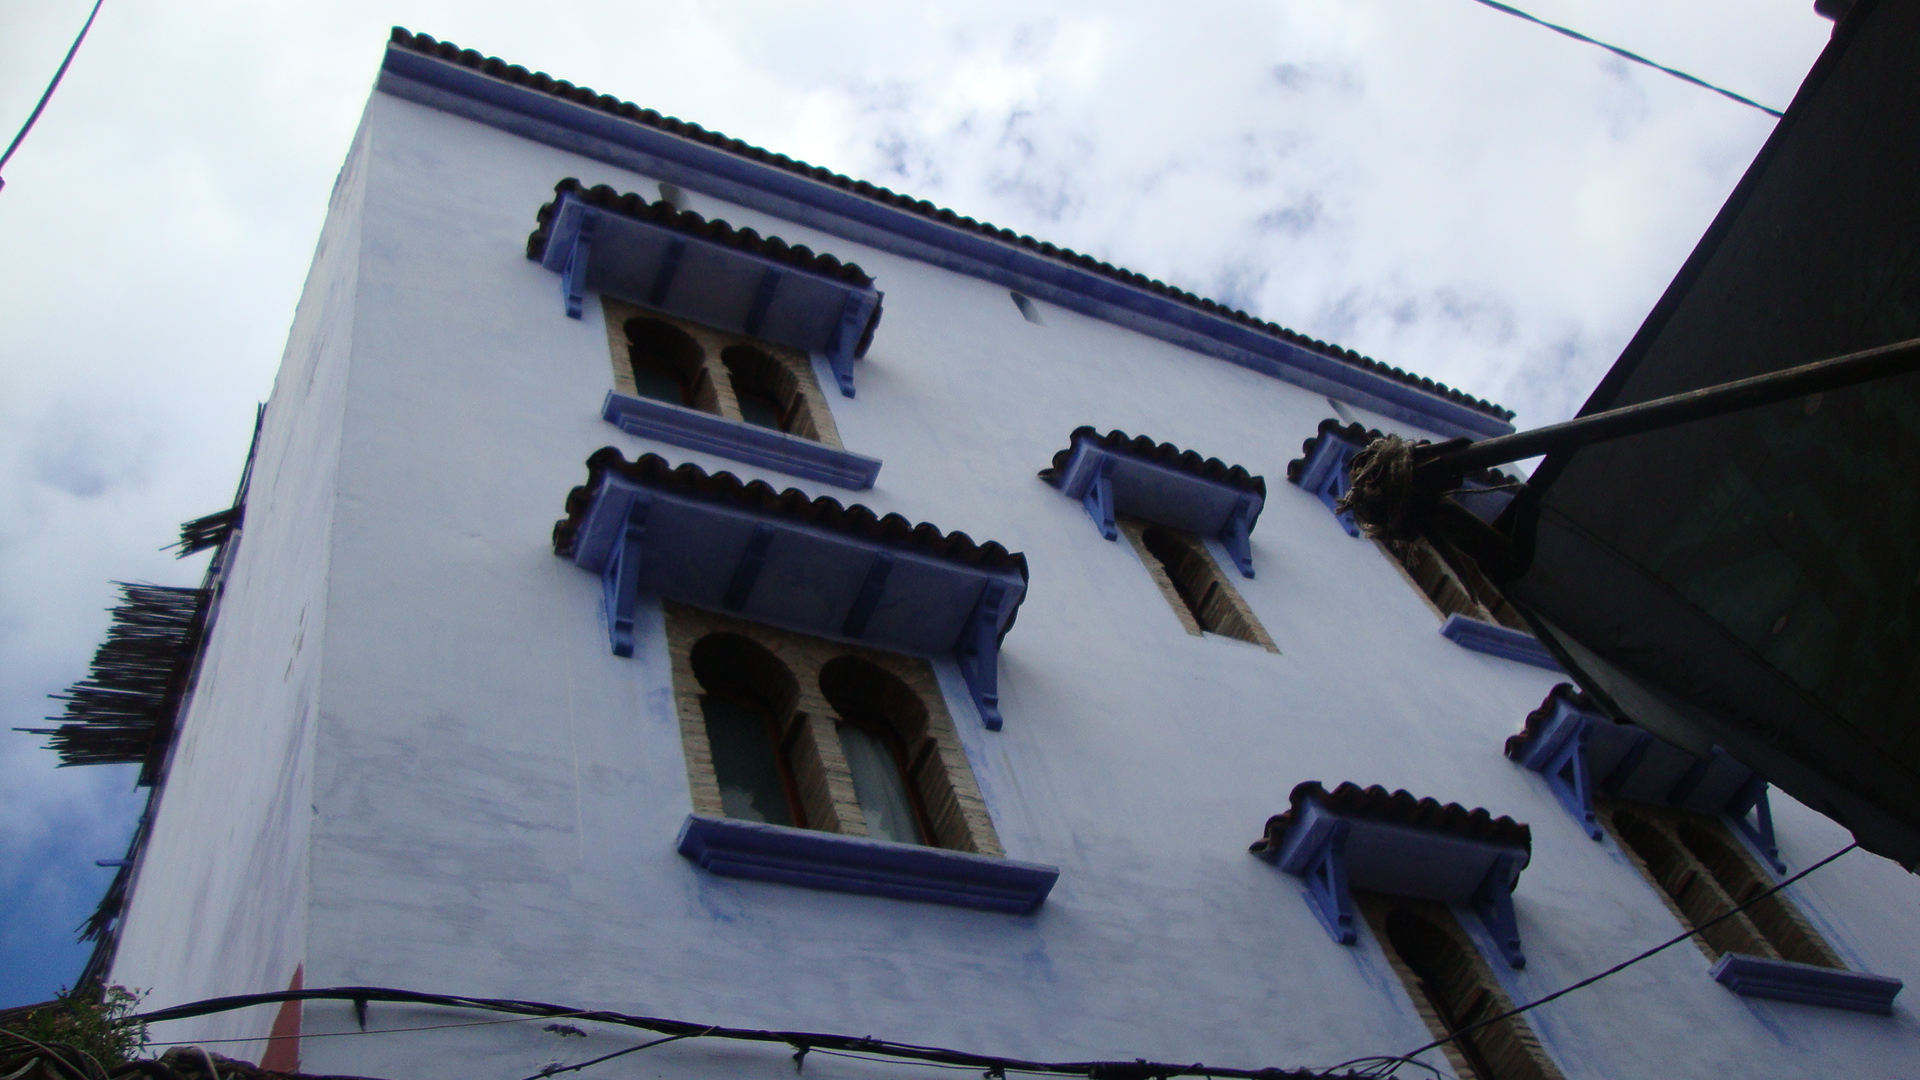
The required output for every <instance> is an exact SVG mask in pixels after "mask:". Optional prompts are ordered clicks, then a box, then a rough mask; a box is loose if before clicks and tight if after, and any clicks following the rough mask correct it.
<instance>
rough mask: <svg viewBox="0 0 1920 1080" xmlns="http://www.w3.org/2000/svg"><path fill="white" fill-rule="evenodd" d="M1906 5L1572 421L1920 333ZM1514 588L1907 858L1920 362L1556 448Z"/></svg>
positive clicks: (1918, 808) (1527, 529) (1619, 671)
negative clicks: (1829, 387) (1894, 373)
mask: <svg viewBox="0 0 1920 1080" xmlns="http://www.w3.org/2000/svg"><path fill="white" fill-rule="evenodd" d="M1915 57H1920V0H1861V2H1860V3H1859V4H1858V5H1857V6H1856V7H1855V8H1854V9H1853V11H1852V12H1851V14H1850V15H1849V16H1848V17H1847V18H1846V19H1845V21H1844V22H1843V23H1842V24H1841V25H1840V26H1839V27H1838V28H1837V30H1836V32H1835V35H1834V40H1833V42H1832V43H1831V44H1830V45H1829V47H1828V49H1827V51H1826V52H1825V53H1824V54H1823V55H1822V56H1821V58H1820V60H1819V62H1818V63H1816V64H1815V65H1814V68H1813V70H1812V72H1811V73H1810V74H1809V75H1808V78H1807V81H1806V83H1805V84H1804V85H1803V86H1802V88H1801V90H1800V93H1799V95H1798V96H1797V97H1796V98H1795V100H1794V103H1793V105H1792V107H1791V108H1789V109H1788V110H1787V113H1786V115H1785V117H1784V118H1783V119H1782V120H1781V121H1780V123H1779V126H1778V127H1777V128H1776V130H1775V132H1774V134H1773V136H1772V137H1771V138H1770V139H1769V141H1768V142H1767V145H1766V146H1765V148H1764V149H1763V150H1762V151H1761V153H1760V155H1759V156H1758V157H1757V158H1756V159H1755V160H1754V163H1753V165H1752V167H1751V168H1750V169H1749V170H1748V172H1747V175H1746V176H1745V178H1744V179H1742V180H1741V182H1740V184H1739V186H1738V187H1737V188H1736V189H1735V190H1734V193H1733V195H1732V196H1731V198H1729V200H1728V201H1727V204H1726V206H1725V207H1724V208H1723V209H1722V210H1721V212H1720V215H1719V216H1718V218H1716V219H1715V221H1714V222H1713V224H1712V226H1711V227H1710V228H1709V229H1708V230H1707V233H1706V235H1705V236H1704V237H1703V238H1702V240H1701V241H1700V244H1699V246H1698V247H1697V248H1696V249H1695V250H1694V252H1693V254H1692V256H1691V257H1690V258H1689V259H1688V260H1687V262H1686V264H1685V265H1684V266H1683V267H1682V268H1681V271H1680V273H1679V275H1678V277H1676V278H1675V280H1674V281H1673V283H1672V284H1671V285H1670V286H1669V287H1668V289H1667V292H1666V295H1664V296H1663V297H1662V298H1661V299H1660V302H1659V303H1658V304H1657V305H1656V306H1655V308H1654V309H1653V312H1652V314H1651V315H1649V317H1648V319H1647V321H1646V324H1645V325H1644V326H1642V327H1641V329H1640V331H1639V333H1638V334H1637V335H1636V336H1635V337H1634V339H1633V340H1632V342H1631V343H1629V345H1628V346H1627V348H1626V351H1625V352H1624V353H1623V354H1622V355H1621V357H1620V360H1619V362H1618V363H1616V364H1615V365H1614V368H1613V370H1612V371H1610V372H1609V373H1608V374H1607V376H1606V378H1605V379H1604V380H1603V381H1602V382H1601V383H1600V386H1599V387H1598V389H1596V390H1595V392H1594V394H1593V396H1592V398H1591V399H1590V400H1589V401H1588V402H1587V403H1586V406H1585V407H1584V408H1583V409H1582V415H1587V414H1591V413H1594V412H1599V411H1603V410H1607V409H1612V408H1617V407H1620V406H1624V405H1631V404H1634V403H1638V402H1643V401H1647V400H1650V399H1653V398H1658V397H1662V396H1665V395H1669V394H1675V393H1680V392H1684V391H1689V390H1694V389H1699V388H1702V387H1707V386H1712V385H1715V384H1719V383H1724V382H1727V381H1730V380H1733V379H1739V378H1745V377H1749V376H1753V375H1758V374H1763V373H1767V372H1773V371H1778V370H1781V369H1784V368H1787V367H1791V366H1794V365H1798V364H1804V363H1807V362H1809V361H1814V360H1820V359H1824V358H1827V357H1833V356H1839V355H1841V354H1845V353H1850V352H1854V351H1857V350H1861V349H1866V348H1871V347H1875V346H1880V345H1885V344H1889V343H1892V342H1897V341H1901V340H1904V339H1908V338H1914V337H1920V198H1916V194H1915V193H1916V192H1920V79H1916V74H1917V72H1916V70H1915V69H1916V64H1915ZM1506 524H1508V525H1509V526H1510V527H1511V531H1512V535H1513V538H1514V541H1515V553H1516V556H1517V558H1516V564H1515V565H1517V566H1519V567H1521V568H1522V569H1521V571H1520V572H1519V574H1518V575H1517V577H1515V578H1513V579H1512V580H1511V581H1510V582H1509V583H1508V585H1507V593H1508V596H1509V598H1510V599H1511V600H1512V601H1513V602H1514V604H1515V605H1516V606H1517V607H1519V608H1520V609H1521V610H1522V611H1524V612H1526V613H1527V615H1528V617H1529V619H1530V620H1531V621H1532V622H1533V623H1534V624H1535V626H1536V628H1537V629H1538V631H1539V632H1540V635H1541V637H1542V639H1543V640H1544V641H1546V642H1547V643H1548V644H1549V645H1550V647H1552V648H1553V649H1554V651H1555V652H1556V653H1558V654H1559V655H1560V656H1561V658H1562V660H1563V661H1564V662H1565V663H1566V665H1567V669H1568V670H1569V671H1570V672H1573V673H1574V674H1575V675H1576V676H1577V677H1578V679H1579V681H1580V682H1581V684H1582V685H1583V686H1584V687H1586V688H1587V689H1588V690H1589V691H1591V692H1592V693H1593V694H1594V695H1595V697H1596V698H1597V699H1599V701H1600V703H1601V704H1603V705H1604V706H1606V707H1607V708H1608V710H1609V711H1610V712H1613V713H1615V714H1616V715H1620V716H1625V717H1630V718H1631V719H1632V720H1633V721H1634V722H1635V723H1637V724H1639V725H1641V726H1642V727H1645V728H1648V729H1650V730H1652V731H1653V732H1655V733H1656V734H1658V735H1660V736H1662V737H1663V738H1665V739H1667V740H1669V741H1671V742H1673V743H1676V744H1677V745H1680V746H1684V747H1687V748H1689V749H1691V750H1693V751H1694V752H1695V753H1696V754H1699V755H1702V756H1704V755H1707V754H1709V753H1710V752H1711V748H1712V746H1713V745H1714V744H1719V745H1720V746H1723V747H1725V748H1726V749H1727V750H1728V751H1729V752H1730V753H1732V754H1733V755H1734V756H1735V757H1737V758H1738V759H1740V760H1741V761H1742V762H1744V763H1746V764H1747V765H1749V766H1751V767H1753V768H1754V769H1757V770H1758V771H1759V772H1760V773H1762V774H1763V775H1764V776H1765V777H1766V778H1767V779H1768V780H1770V781H1772V782H1773V783H1774V784H1775V785H1776V786H1778V787H1780V788H1781V789H1783V790H1785V791H1786V792H1788V793H1789V794H1791V795H1793V796H1795V797H1796V798H1798V799H1800V800H1801V801H1803V802H1805V803H1807V804H1809V805H1811V806H1813V807H1815V808H1816V809H1819V810H1820V811H1822V812H1824V813H1826V814H1828V815H1829V816H1831V817H1833V818H1834V819H1836V820H1838V821H1840V822H1841V823H1843V824H1844V825H1846V826H1847V827H1848V828H1850V829H1851V830H1853V832H1854V834H1855V836H1856V837H1858V839H1859V840H1860V842H1861V844H1862V845H1863V846H1865V847H1867V848H1868V849H1870V850H1873V851H1876V852H1879V853H1880V854H1883V855H1887V856H1889V857H1892V858H1895V859H1897V860H1899V861H1900V862H1902V863H1904V864H1907V865H1909V866H1913V865H1915V864H1916V863H1920V376H1915V375H1906V376H1899V377H1895V378H1888V379H1881V380H1878V381H1876V382H1871V383H1866V384H1863V385H1860V386H1856V387H1853V388H1850V389H1845V390H1839V391H1832V392H1828V393H1826V394H1824V395H1815V396H1812V397H1809V398H1804V399H1801V400H1797V401H1793V402H1789V403H1787V404H1783V405H1775V406H1768V407H1764V408H1756V409H1749V410H1746V411H1743V412H1738V413H1733V414H1731V415H1728V416H1724V417H1720V418H1718V419H1712V420H1704V421H1697V422H1693V423H1687V424H1682V425H1680V426H1677V427H1672V428H1668V429H1666V430H1662V431H1657V432H1653V433H1651V434H1642V435H1636V436H1632V437H1628V438H1622V439H1617V440H1614V441H1611V442H1604V443H1599V444H1596V445H1592V446H1589V447H1586V448H1583V449H1579V450H1575V451H1571V452H1565V453H1558V454H1552V455H1549V456H1548V458H1547V459H1546V461H1545V463H1544V464H1543V465H1542V466H1541V467H1540V469H1539V470H1538V471H1537V472H1536V473H1535V475H1534V477H1533V479H1532V480H1531V482H1530V491H1529V492H1528V493H1527V495H1525V496H1524V497H1523V498H1522V499H1520V500H1519V501H1518V502H1517V503H1516V505H1515V507H1514V509H1513V511H1512V512H1511V514H1510V515H1509V519H1508V521H1507V522H1506Z"/></svg>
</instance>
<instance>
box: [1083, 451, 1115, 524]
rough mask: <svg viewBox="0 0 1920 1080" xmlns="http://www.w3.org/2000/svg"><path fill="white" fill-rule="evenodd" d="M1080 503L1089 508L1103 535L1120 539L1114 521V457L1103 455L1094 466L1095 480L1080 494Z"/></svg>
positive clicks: (1090, 514) (1089, 515) (1089, 512)
mask: <svg viewBox="0 0 1920 1080" xmlns="http://www.w3.org/2000/svg"><path fill="white" fill-rule="evenodd" d="M1080 505H1081V506H1084V507H1086V508H1087V516H1088V517H1090V518H1092V519H1093V523H1094V525H1096V526H1097V527H1099V529H1100V535H1101V536H1103V537H1105V538H1106V539H1108V540H1118V539H1120V528H1119V526H1117V525H1115V524H1114V523H1113V458H1111V457H1103V458H1101V459H1100V463H1099V464H1098V465H1095V466H1094V474H1093V482H1092V483H1090V484H1088V485H1087V493H1086V494H1085V495H1082V496H1080Z"/></svg>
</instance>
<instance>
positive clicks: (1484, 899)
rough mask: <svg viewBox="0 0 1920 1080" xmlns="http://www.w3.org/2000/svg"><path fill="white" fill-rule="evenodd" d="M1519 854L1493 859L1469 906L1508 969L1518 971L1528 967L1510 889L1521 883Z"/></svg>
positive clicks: (1502, 854) (1498, 856)
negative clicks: (1503, 958) (1521, 945)
mask: <svg viewBox="0 0 1920 1080" xmlns="http://www.w3.org/2000/svg"><path fill="white" fill-rule="evenodd" d="M1520 866H1521V862H1520V854H1519V853H1518V852H1513V851H1508V852H1502V853H1501V854H1499V855H1497V856H1495V857H1494V860H1493V865H1492V866H1491V867H1489V868H1488V869H1487V876H1486V877H1485V878H1484V879H1482V881H1481V882H1480V887H1479V888H1477V889H1475V890H1474V891H1473V898H1472V900H1471V901H1470V906H1471V907H1472V908H1473V913H1474V915H1476V916H1477V917H1478V918H1479V919H1480V922H1481V924H1482V925H1484V926H1485V927H1486V928H1487V933H1488V934H1490V935H1492V937H1493V943H1494V945H1495V947H1497V948H1498V949H1499V950H1500V955H1501V956H1503V957H1505V958H1506V961H1507V966H1508V967H1510V968H1513V969H1514V970H1516V971H1518V970H1519V969H1521V968H1524V967H1526V966H1527V956H1526V954H1525V953H1523V952H1521V951H1520V923H1519V920H1518V919H1517V918H1515V916H1514V913H1513V889H1514V886H1515V885H1517V884H1518V883H1519V881H1520Z"/></svg>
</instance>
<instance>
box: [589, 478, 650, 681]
mask: <svg viewBox="0 0 1920 1080" xmlns="http://www.w3.org/2000/svg"><path fill="white" fill-rule="evenodd" d="M652 508H653V499H652V498H651V497H649V496H648V495H646V494H644V493H642V494H637V495H635V496H634V499H633V502H632V503H631V504H629V505H628V507H627V523H626V527H625V528H624V529H622V530H621V535H620V539H619V541H618V542H616V543H615V544H614V546H613V552H612V554H611V555H610V556H609V557H608V559H607V565H606V567H605V568H604V569H602V570H601V572H600V587H601V590H602V595H603V596H604V597H605V600H606V605H607V637H608V639H609V642H610V643H611V645H612V646H613V655H615V656H632V655H633V649H634V644H635V641H634V618H635V614H636V612H637V610H638V609H639V606H640V556H641V554H642V547H643V545H644V543H645V541H646V536H647V511H648V510H651V509H652Z"/></svg>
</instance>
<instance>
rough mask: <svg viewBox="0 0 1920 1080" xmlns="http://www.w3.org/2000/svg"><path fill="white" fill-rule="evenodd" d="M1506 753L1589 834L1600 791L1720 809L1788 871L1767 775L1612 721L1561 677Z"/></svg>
mask: <svg viewBox="0 0 1920 1080" xmlns="http://www.w3.org/2000/svg"><path fill="white" fill-rule="evenodd" d="M1506 754H1507V757H1509V758H1511V759H1512V760H1513V761H1515V762H1516V763H1518V764H1519V765H1521V766H1522V767H1524V768H1527V769H1531V770H1533V771H1534V772H1537V773H1539V774H1540V775H1541V776H1543V777H1544V778H1546V781H1547V787H1548V789H1549V790H1551V791H1552V792H1553V794H1554V797H1555V798H1556V799H1558V800H1559V802H1560V805H1561V806H1563V807H1565V808H1566V811H1567V813H1569V814H1572V815H1573V818H1574V820H1575V821H1578V822H1580V824H1581V827H1582V828H1584V829H1586V831H1587V835H1588V836H1591V837H1592V838H1594V839H1595V840H1598V839H1600V838H1601V836H1602V835H1603V830H1602V829H1601V827H1600V820H1599V818H1598V817H1596V816H1595V814H1594V812H1593V797H1594V793H1595V792H1600V793H1604V794H1606V795H1609V796H1612V797H1613V798H1616V799H1622V800H1625V801H1628V802H1638V803H1649V804H1652V805H1655V806H1674V807H1678V808H1680V809H1682V810H1692V811H1695V812H1698V813H1702V814H1724V815H1726V817H1727V818H1728V820H1729V821H1731V822H1732V824H1733V827H1734V828H1735V829H1738V830H1739V831H1740V832H1741V833H1742V834H1743V835H1744V836H1746V838H1747V840H1748V841H1750V842H1751V843H1752V844H1753V846H1754V847H1755V848H1756V849H1758V850H1759V852H1760V854H1761V855H1762V856H1764V857H1765V858H1766V860H1767V863H1768V864H1769V865H1771V866H1772V867H1773V869H1774V871H1775V872H1776V873H1785V872H1786V869H1787V868H1786V864H1784V863H1782V862H1781V861H1780V853H1779V847H1778V845H1777V844H1776V843H1775V842H1774V836H1773V810H1772V807H1771V806H1770V805H1769V804H1768V802H1767V781H1766V779H1765V778H1764V777H1762V776H1761V775H1760V774H1758V773H1756V772H1754V771H1753V770H1752V769H1749V768H1747V767H1746V766H1745V765H1742V764H1740V763H1739V762H1738V761H1736V760H1734V759H1733V757H1731V756H1730V755H1729V754H1728V753H1727V752H1726V751H1725V750H1722V749H1720V748H1719V747H1717V746H1716V747H1714V748H1713V752H1712V754H1710V755H1709V756H1707V757H1705V758H1702V757H1700V756H1698V755H1696V754H1692V753H1689V752H1687V751H1685V750H1682V749H1680V748H1679V747H1677V746H1674V745H1673V744H1672V743H1669V742H1666V741H1664V740H1662V739H1658V738H1655V737H1654V735H1653V733H1652V732H1651V731H1648V730H1646V729H1645V728H1642V727H1637V726H1635V725H1633V724H1622V723H1616V722H1615V721H1614V720H1612V719H1611V718H1609V717H1607V716H1604V715H1602V714H1601V713H1600V712H1599V710H1597V709H1595V708H1593V707H1592V706H1591V705H1589V704H1587V703H1586V700H1585V699H1584V698H1583V697H1582V696H1581V695H1580V694H1578V693H1577V692H1576V691H1575V690H1574V688H1573V687H1572V686H1570V685H1568V684H1567V683H1561V684H1560V685H1559V686H1556V687H1554V688H1553V689H1552V690H1551V691H1549V692H1548V694H1547V699H1546V700H1545V701H1543V702H1541V703H1540V707H1539V708H1538V709H1535V710H1534V711H1533V712H1532V713H1530V714H1529V715H1528V716H1527V726H1526V729H1525V730H1523V731H1521V732H1520V733H1519V734H1517V735H1515V736H1513V737H1512V738H1510V739H1508V740H1507V746H1506ZM1749 815H1751V820H1750V819H1749Z"/></svg>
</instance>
